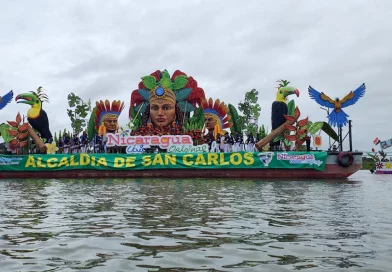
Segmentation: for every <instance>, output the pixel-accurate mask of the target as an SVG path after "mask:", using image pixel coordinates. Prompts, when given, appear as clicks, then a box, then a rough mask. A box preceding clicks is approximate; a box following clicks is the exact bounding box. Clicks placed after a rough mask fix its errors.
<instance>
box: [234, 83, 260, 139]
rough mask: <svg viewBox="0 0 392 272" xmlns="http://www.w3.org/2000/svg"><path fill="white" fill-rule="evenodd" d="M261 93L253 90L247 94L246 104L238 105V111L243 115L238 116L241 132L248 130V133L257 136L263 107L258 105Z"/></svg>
mask: <svg viewBox="0 0 392 272" xmlns="http://www.w3.org/2000/svg"><path fill="white" fill-rule="evenodd" d="M258 94H259V92H258V91H256V89H252V90H251V91H250V92H247V93H245V100H244V102H240V103H239V104H238V109H239V111H240V112H241V113H242V115H239V116H238V119H239V120H238V121H239V122H238V123H239V124H241V130H242V131H243V130H247V133H249V132H252V133H253V135H256V132H257V130H258V125H257V121H258V118H259V116H260V111H261V107H260V105H259V104H258V103H257V100H258Z"/></svg>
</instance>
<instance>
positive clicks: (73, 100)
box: [67, 93, 91, 134]
mask: <svg viewBox="0 0 392 272" xmlns="http://www.w3.org/2000/svg"><path fill="white" fill-rule="evenodd" d="M68 105H69V107H70V109H67V114H68V116H69V118H70V120H71V127H72V128H73V133H75V134H77V133H80V132H82V131H83V130H84V128H85V127H86V124H87V123H86V120H85V119H84V118H86V116H87V115H88V113H89V112H90V111H91V102H90V100H89V101H88V103H87V104H86V103H84V102H83V100H82V99H81V98H80V97H79V96H77V95H75V94H74V93H70V94H69V95H68Z"/></svg>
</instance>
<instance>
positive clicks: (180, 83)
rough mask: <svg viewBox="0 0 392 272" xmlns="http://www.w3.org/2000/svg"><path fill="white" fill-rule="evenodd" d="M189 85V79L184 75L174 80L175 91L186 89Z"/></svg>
mask: <svg viewBox="0 0 392 272" xmlns="http://www.w3.org/2000/svg"><path fill="white" fill-rule="evenodd" d="M187 83H188V77H187V76H184V75H180V76H177V77H176V78H175V79H174V83H173V90H179V89H182V88H184V87H185V85H186V84H187Z"/></svg>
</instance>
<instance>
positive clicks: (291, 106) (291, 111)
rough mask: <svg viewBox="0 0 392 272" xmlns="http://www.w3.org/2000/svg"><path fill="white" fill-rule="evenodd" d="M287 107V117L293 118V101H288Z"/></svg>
mask: <svg viewBox="0 0 392 272" xmlns="http://www.w3.org/2000/svg"><path fill="white" fill-rule="evenodd" d="M287 107H288V111H287V115H290V116H294V110H295V102H294V100H290V102H289V104H288V105H287Z"/></svg>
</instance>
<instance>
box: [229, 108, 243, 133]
mask: <svg viewBox="0 0 392 272" xmlns="http://www.w3.org/2000/svg"><path fill="white" fill-rule="evenodd" d="M228 108H229V115H230V117H231V119H230V121H231V122H232V123H233V126H232V127H231V128H230V131H231V133H234V132H235V131H237V132H238V133H242V131H241V127H240V126H239V123H238V112H237V109H236V108H235V107H234V106H233V105H232V104H229V105H228Z"/></svg>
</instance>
